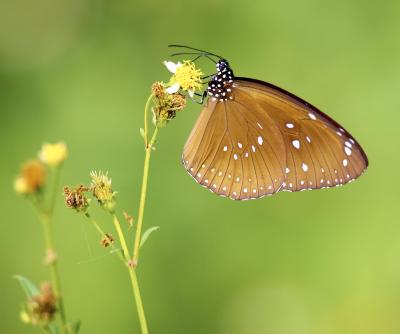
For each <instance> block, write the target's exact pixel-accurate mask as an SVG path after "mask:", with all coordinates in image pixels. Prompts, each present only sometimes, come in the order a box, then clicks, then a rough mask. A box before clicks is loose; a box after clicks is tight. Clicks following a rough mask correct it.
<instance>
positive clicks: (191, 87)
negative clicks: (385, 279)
mask: <svg viewBox="0 0 400 334" xmlns="http://www.w3.org/2000/svg"><path fill="white" fill-rule="evenodd" d="M164 65H165V66H166V67H167V69H168V70H169V71H170V72H171V73H173V74H174V75H173V76H172V78H171V79H170V81H169V83H168V86H169V87H168V88H167V89H166V91H167V93H169V94H173V93H176V92H178V91H179V89H182V90H184V91H187V92H188V93H189V96H190V97H193V95H194V92H195V91H196V89H198V90H201V88H202V87H203V85H202V83H201V77H202V75H203V73H202V72H201V71H200V70H199V69H197V68H196V65H195V64H194V63H192V62H191V61H189V60H184V61H183V63H180V62H178V63H174V62H172V61H165V62H164Z"/></svg>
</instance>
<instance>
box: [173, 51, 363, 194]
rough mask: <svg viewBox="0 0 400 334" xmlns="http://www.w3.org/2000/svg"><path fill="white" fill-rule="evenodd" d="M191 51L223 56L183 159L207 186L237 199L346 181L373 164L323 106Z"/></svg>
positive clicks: (339, 183) (198, 179) (193, 175)
mask: <svg viewBox="0 0 400 334" xmlns="http://www.w3.org/2000/svg"><path fill="white" fill-rule="evenodd" d="M190 49H192V50H195V51H199V53H198V56H197V57H196V59H197V58H199V57H200V56H205V57H207V58H209V59H212V56H215V57H218V61H214V60H213V59H212V60H213V61H214V62H215V63H216V68H217V73H216V74H215V75H213V76H212V77H211V79H210V80H209V82H208V87H207V90H206V92H205V95H208V99H207V102H206V104H205V106H204V108H203V110H202V112H201V114H200V116H199V118H198V120H197V122H196V124H195V126H194V127H193V129H192V132H191V134H190V136H189V138H188V140H187V142H186V145H185V147H184V150H183V156H182V162H183V165H184V166H185V168H186V170H187V171H188V173H189V174H190V175H191V176H192V177H193V178H194V179H195V180H196V181H197V182H198V183H200V184H201V185H202V186H204V187H206V188H208V189H209V190H211V191H212V192H214V193H216V194H217V195H220V196H224V197H229V198H231V199H233V200H246V199H256V198H260V197H263V196H265V195H272V194H275V193H277V192H279V191H301V190H308V189H321V188H329V187H334V186H341V185H343V184H346V183H349V182H351V181H353V180H354V179H356V178H357V177H359V176H360V175H361V174H362V173H363V171H364V170H365V169H366V168H367V166H368V158H367V156H366V154H365V153H364V151H363V149H362V148H361V146H360V145H359V144H358V143H357V141H356V140H355V139H354V138H353V137H352V136H351V134H350V133H349V132H348V131H346V130H345V129H344V128H343V127H342V126H341V125H339V124H338V123H337V122H335V121H334V120H333V119H331V118H330V117H328V116H327V115H325V114H324V113H323V112H321V111H320V110H318V109H317V108H316V107H314V106H312V105H311V104H309V103H308V102H306V101H304V100H302V99H300V98H299V97H297V96H295V95H293V94H291V93H289V92H287V91H285V90H283V89H281V88H279V87H276V86H274V85H272V84H269V83H266V82H263V81H259V80H255V79H249V78H242V77H235V76H234V74H233V71H232V69H231V67H230V65H229V63H228V62H227V61H226V60H225V59H223V58H222V57H219V56H217V55H215V54H213V53H209V52H206V51H202V50H198V49H194V48H190ZM179 54H191V53H182V52H181V53H179ZM194 54H195V53H194ZM205 95H204V96H205Z"/></svg>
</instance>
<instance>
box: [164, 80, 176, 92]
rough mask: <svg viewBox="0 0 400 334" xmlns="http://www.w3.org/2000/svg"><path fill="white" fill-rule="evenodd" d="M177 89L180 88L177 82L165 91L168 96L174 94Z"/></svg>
mask: <svg viewBox="0 0 400 334" xmlns="http://www.w3.org/2000/svg"><path fill="white" fill-rule="evenodd" d="M179 88H180V85H179V82H177V83H174V84H173V85H172V86H171V87H168V88H167V89H166V90H165V91H166V92H167V93H168V94H174V93H176V92H177V91H178V90H179Z"/></svg>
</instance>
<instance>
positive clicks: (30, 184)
mask: <svg viewBox="0 0 400 334" xmlns="http://www.w3.org/2000/svg"><path fill="white" fill-rule="evenodd" d="M45 180H46V173H45V170H44V166H43V165H42V164H41V163H40V161H37V160H31V161H28V162H26V163H25V164H24V165H23V166H22V168H21V173H20V175H18V176H17V178H16V179H15V181H14V189H15V191H16V192H17V193H18V194H29V193H34V192H36V191H38V190H39V189H40V188H41V187H42V186H43V185H44V183H45Z"/></svg>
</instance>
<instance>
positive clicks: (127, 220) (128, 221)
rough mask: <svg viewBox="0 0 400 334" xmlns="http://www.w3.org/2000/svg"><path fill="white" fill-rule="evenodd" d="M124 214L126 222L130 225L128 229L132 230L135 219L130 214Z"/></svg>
mask: <svg viewBox="0 0 400 334" xmlns="http://www.w3.org/2000/svg"><path fill="white" fill-rule="evenodd" d="M122 214H123V215H124V219H125V220H126V222H127V223H128V228H131V227H132V226H133V217H132V216H130V215H129V214H128V213H126V212H125V211H123V212H122Z"/></svg>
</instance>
